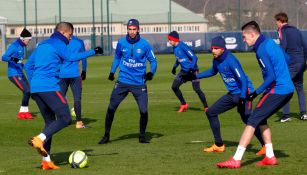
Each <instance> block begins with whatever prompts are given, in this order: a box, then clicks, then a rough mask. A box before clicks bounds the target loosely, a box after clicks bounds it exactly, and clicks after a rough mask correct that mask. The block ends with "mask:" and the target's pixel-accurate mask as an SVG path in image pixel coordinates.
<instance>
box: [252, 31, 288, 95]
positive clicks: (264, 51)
mask: <svg viewBox="0 0 307 175" xmlns="http://www.w3.org/2000/svg"><path fill="white" fill-rule="evenodd" d="M254 51H255V52H256V57H257V61H258V63H259V66H260V68H261V72H262V77H263V80H264V81H263V83H262V84H261V85H260V86H259V87H258V88H257V90H256V92H257V94H260V93H262V92H265V93H272V94H289V93H292V92H293V91H294V86H293V83H292V80H291V78H290V73H289V69H288V66H287V62H286V58H285V55H284V52H283V51H282V49H281V48H280V46H279V45H277V44H276V43H275V42H274V41H273V40H272V39H266V38H265V37H264V36H263V35H260V36H259V38H258V39H257V41H256V43H255V45H254Z"/></svg>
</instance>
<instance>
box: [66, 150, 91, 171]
mask: <svg viewBox="0 0 307 175" xmlns="http://www.w3.org/2000/svg"><path fill="white" fill-rule="evenodd" d="M68 162H69V164H70V165H71V167H72V168H84V167H85V166H86V165H87V155H86V154H85V153H84V152H83V151H80V150H78V151H74V152H72V153H71V154H70V156H69V159H68Z"/></svg>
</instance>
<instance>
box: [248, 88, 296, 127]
mask: <svg viewBox="0 0 307 175" xmlns="http://www.w3.org/2000/svg"><path fill="white" fill-rule="evenodd" d="M292 95H293V93H290V94H270V93H266V94H263V96H262V97H261V98H260V100H259V102H258V103H257V105H256V107H255V109H254V110H253V112H252V114H251V116H250V117H249V118H248V120H247V125H250V126H252V127H254V128H256V127H257V126H258V125H266V124H267V119H268V118H269V117H270V116H272V115H273V114H274V113H276V112H277V111H278V110H279V109H281V108H282V107H283V106H284V105H285V104H286V103H288V101H289V100H290V99H291V97H292Z"/></svg>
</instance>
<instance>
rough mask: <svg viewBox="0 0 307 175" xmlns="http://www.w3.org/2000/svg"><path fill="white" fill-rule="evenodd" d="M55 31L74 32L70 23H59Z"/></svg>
mask: <svg viewBox="0 0 307 175" xmlns="http://www.w3.org/2000/svg"><path fill="white" fill-rule="evenodd" d="M55 30H56V31H68V30H71V31H74V26H73V25H72V23H70V22H60V23H58V24H57V25H56V26H55Z"/></svg>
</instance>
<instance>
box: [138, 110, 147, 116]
mask: <svg viewBox="0 0 307 175" xmlns="http://www.w3.org/2000/svg"><path fill="white" fill-rule="evenodd" d="M140 114H141V117H148V112H147V111H144V112H140Z"/></svg>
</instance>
